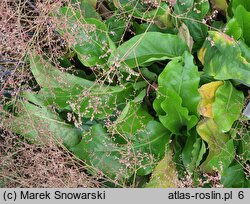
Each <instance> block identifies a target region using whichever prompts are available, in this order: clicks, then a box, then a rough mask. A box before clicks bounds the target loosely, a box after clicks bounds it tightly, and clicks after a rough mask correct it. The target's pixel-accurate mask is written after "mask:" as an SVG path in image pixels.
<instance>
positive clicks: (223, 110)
mask: <svg viewBox="0 0 250 204" xmlns="http://www.w3.org/2000/svg"><path fill="white" fill-rule="evenodd" d="M243 101H244V95H243V93H242V92H241V91H238V90H236V89H235V88H234V87H233V85H232V84H231V83H230V82H224V85H222V86H220V87H219V88H218V89H217V91H216V93H215V101H214V103H213V104H212V109H213V113H214V121H215V122H216V123H217V124H218V128H219V129H220V130H221V131H222V132H228V131H229V130H230V129H231V127H232V125H233V123H234V121H236V120H237V119H238V118H239V116H240V113H241V111H242V109H243V105H244V104H243Z"/></svg>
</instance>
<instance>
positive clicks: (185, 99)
mask: <svg viewBox="0 0 250 204" xmlns="http://www.w3.org/2000/svg"><path fill="white" fill-rule="evenodd" d="M199 81H200V76H199V73H198V68H197V66H195V65H194V63H193V56H192V55H191V54H189V53H188V52H185V53H184V54H183V57H181V58H176V59H173V60H172V61H171V62H169V63H168V64H167V66H166V67H165V68H164V70H163V71H162V73H161V74H160V75H159V78H158V95H159V98H160V99H162V100H164V99H165V97H166V94H167V93H168V91H170V90H173V91H174V92H176V93H177V94H178V95H179V96H180V97H181V99H182V106H184V107H186V108H187V109H188V110H189V112H190V114H192V115H196V116H198V113H197V106H198V103H199V100H200V97H199V92H198V86H199ZM160 99H159V100H160ZM156 111H157V109H156Z"/></svg>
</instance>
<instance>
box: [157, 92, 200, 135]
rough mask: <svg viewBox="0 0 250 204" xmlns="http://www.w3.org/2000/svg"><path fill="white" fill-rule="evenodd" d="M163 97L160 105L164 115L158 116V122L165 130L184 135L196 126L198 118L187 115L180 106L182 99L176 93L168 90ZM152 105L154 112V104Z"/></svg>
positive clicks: (184, 109) (185, 110)
mask: <svg viewBox="0 0 250 204" xmlns="http://www.w3.org/2000/svg"><path fill="white" fill-rule="evenodd" d="M165 97H166V99H165V100H164V101H162V102H161V103H160V107H161V109H162V111H163V112H164V114H161V115H159V120H160V121H161V123H162V124H163V125H164V126H165V127H166V128H167V129H169V130H170V131H171V132H172V133H174V134H177V135H178V134H183V133H186V131H189V130H190V129H191V128H192V127H194V126H195V125H196V123H197V122H198V118H197V117H196V116H195V115H189V112H188V109H187V108H185V107H183V106H182V99H181V97H180V96H179V95H178V94H177V93H176V92H174V91H170V90H169V91H168V92H167V94H166V96H165ZM156 100H157V99H156ZM153 105H154V108H155V110H156V109H157V108H156V107H157V105H156V104H155V102H154V104H153Z"/></svg>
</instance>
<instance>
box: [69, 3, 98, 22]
mask: <svg viewBox="0 0 250 204" xmlns="http://www.w3.org/2000/svg"><path fill="white" fill-rule="evenodd" d="M70 3H71V5H72V6H73V7H74V8H75V9H76V10H78V11H79V12H80V13H81V16H83V17H84V18H97V19H101V16H100V15H99V14H98V13H97V12H96V10H95V8H96V3H97V0H71V2H70Z"/></svg>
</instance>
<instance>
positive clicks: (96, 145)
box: [71, 121, 169, 181]
mask: <svg viewBox="0 0 250 204" xmlns="http://www.w3.org/2000/svg"><path fill="white" fill-rule="evenodd" d="M168 140H169V133H168V132H167V131H166V129H165V128H164V127H163V126H162V125H161V124H160V123H158V122H156V121H150V122H149V123H148V124H147V126H146V128H145V130H143V131H139V132H138V133H136V134H135V138H134V141H131V142H130V143H127V144H125V145H117V144H116V143H115V142H114V139H112V137H111V136H110V135H108V133H107V132H106V130H105V129H104V128H103V127H102V126H101V125H100V124H98V125H94V126H93V127H92V128H91V131H90V133H88V134H86V135H84V136H83V139H82V141H81V142H80V143H79V144H78V145H76V146H74V147H73V148H71V150H72V152H73V153H74V154H75V155H76V156H78V157H79V158H80V159H82V160H84V161H86V162H87V163H88V164H89V165H92V166H93V167H95V168H96V170H98V171H101V172H103V173H104V175H106V176H108V177H110V178H112V179H116V180H118V181H119V180H120V181H121V180H123V179H126V178H129V177H130V176H132V174H134V173H136V174H138V175H147V174H149V173H151V172H152V170H153V168H154V167H155V162H157V161H159V160H160V159H161V158H162V157H163V156H164V153H165V145H166V143H167V141H168Z"/></svg>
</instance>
